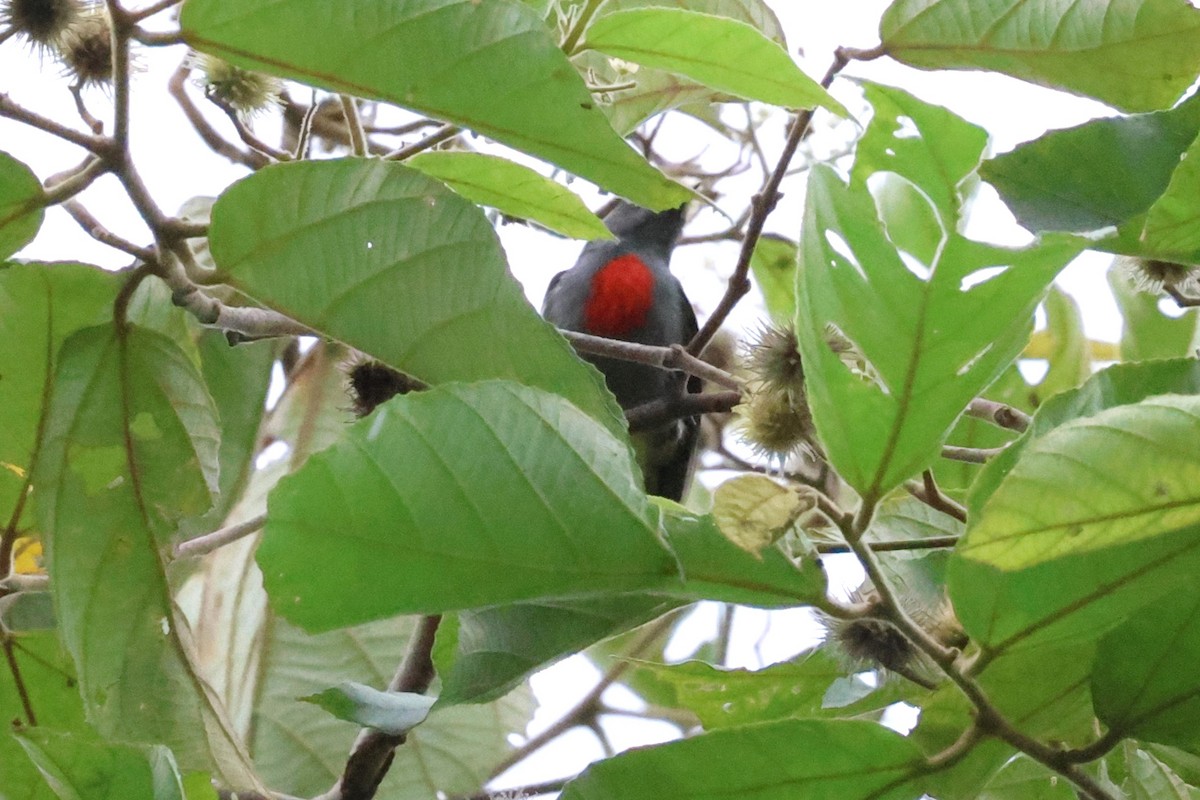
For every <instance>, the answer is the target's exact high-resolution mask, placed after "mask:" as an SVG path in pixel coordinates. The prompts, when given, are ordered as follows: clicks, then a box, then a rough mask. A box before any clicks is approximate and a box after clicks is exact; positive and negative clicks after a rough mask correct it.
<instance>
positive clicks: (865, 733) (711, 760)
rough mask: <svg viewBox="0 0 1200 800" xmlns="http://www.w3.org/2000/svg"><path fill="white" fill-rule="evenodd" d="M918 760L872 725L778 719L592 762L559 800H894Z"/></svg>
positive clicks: (898, 739) (911, 792)
mask: <svg viewBox="0 0 1200 800" xmlns="http://www.w3.org/2000/svg"><path fill="white" fill-rule="evenodd" d="M923 764H924V761H923V759H922V758H921V755H920V752H919V751H918V750H917V748H916V746H915V745H914V744H912V742H909V741H907V740H906V739H905V738H904V737H903V736H900V735H899V734H897V733H894V732H892V731H890V730H888V729H886V728H884V727H882V726H880V725H876V724H875V723H871V722H847V721H836V722H834V721H830V722H818V721H812V720H783V721H780V722H769V723H764V724H761V725H747V726H745V727H740V728H726V729H724V730H720V731H715V732H713V733H706V734H704V735H702V736H696V737H694V738H691V739H685V740H683V741H680V742H671V743H670V744H665V745H660V746H658V747H650V748H643V749H640V750H630V751H628V752H626V753H622V754H621V755H619V756H617V757H615V758H610V759H608V760H605V761H601V762H599V763H597V764H593V765H592V766H591V767H589V768H588V769H587V770H586V771H585V772H584V773H583V774H582V775H581V776H580V777H578V778H576V779H575V780H573V781H571V783H569V784H567V788H566V791H564V792H563V794H562V798H563V800H584V799H585V798H586V800H643V798H645V800H660V798H663V797H671V798H677V799H678V800H718V799H719V798H729V797H738V798H744V800H794V798H796V797H804V798H812V800H835V799H836V800H866V799H867V798H872V800H885V799H886V800H897V799H898V798H916V797H918V796H919V795H920V794H921V793H920V791H918V790H916V789H913V788H911V787H906V786H904V785H903V784H904V783H905V781H906V780H907V779H908V778H909V777H910V776H912V775H914V774H915V773H917V772H920V771H921V769H922V767H923Z"/></svg>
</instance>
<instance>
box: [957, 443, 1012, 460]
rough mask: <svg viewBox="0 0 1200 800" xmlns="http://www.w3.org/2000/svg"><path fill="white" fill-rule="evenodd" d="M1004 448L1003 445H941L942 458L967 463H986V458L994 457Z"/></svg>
mask: <svg viewBox="0 0 1200 800" xmlns="http://www.w3.org/2000/svg"><path fill="white" fill-rule="evenodd" d="M1004 450H1005V448H1003V447H955V446H954V445H950V444H947V445H943V446H942V458H945V459H949V460H950V461H962V462H964V463H967V464H986V463H987V462H988V459H990V458H995V457H996V456H998V455H1000V454H1001V453H1003V452H1004Z"/></svg>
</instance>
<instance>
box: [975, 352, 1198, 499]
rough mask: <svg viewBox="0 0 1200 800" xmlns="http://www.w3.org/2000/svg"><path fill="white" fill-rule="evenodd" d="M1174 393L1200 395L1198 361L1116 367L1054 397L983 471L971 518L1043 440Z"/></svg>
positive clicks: (978, 482) (1176, 360)
mask: <svg viewBox="0 0 1200 800" xmlns="http://www.w3.org/2000/svg"><path fill="white" fill-rule="evenodd" d="M1170 393H1177V394H1200V366H1198V365H1197V363H1196V361H1195V360H1194V359H1190V358H1188V359H1174V360H1171V361H1160V362H1154V363H1148V364H1114V365H1113V366H1111V367H1109V368H1107V369H1104V370H1101V371H1100V372H1098V373H1096V374H1095V375H1093V376H1092V377H1091V378H1090V379H1088V381H1087V382H1086V383H1084V385H1083V386H1080V387H1079V388H1078V389H1076V390H1073V391H1069V392H1064V393H1063V394H1061V395H1058V396H1056V397H1052V398H1050V399H1049V400H1047V401H1046V402H1045V403H1044V404H1043V405H1042V406H1040V407H1039V408H1038V410H1037V413H1035V414H1034V417H1033V422H1032V424H1031V425H1030V426H1029V430H1028V431H1027V432H1026V433H1025V434H1024V435H1023V436H1021V437H1020V438H1019V439H1017V440H1016V441H1014V442H1013V443H1012V444H1011V445H1009V446H1008V447H1007V448H1005V450H1004V452H1002V453H999V454H998V455H996V456H995V457H994V458H992V459H990V460H989V461H988V463H987V465H986V466H985V467H984V468H983V471H982V472H981V473H980V474H979V477H978V478H977V479H976V481H975V483H974V485H973V486H972V487H971V493H970V495H969V498H968V503H969V506H970V517H971V518H972V519H977V518H978V516H979V515H980V514H981V513H982V510H983V505H984V503H985V502H986V501H987V499H988V498H989V497H991V495H992V493H993V492H994V491H995V490H996V487H997V486H999V485H1000V482H1001V481H1002V480H1003V479H1004V477H1005V476H1006V475H1008V473H1009V472H1010V471H1011V470H1012V468H1013V465H1014V464H1016V463H1017V461H1018V459H1019V458H1020V457H1021V453H1022V452H1023V451H1024V449H1025V448H1026V447H1027V446H1029V445H1030V444H1031V443H1032V442H1034V441H1036V440H1037V439H1038V438H1040V437H1042V436H1045V435H1046V434H1047V433H1049V432H1050V431H1052V430H1054V429H1055V428H1057V427H1058V426H1060V425H1062V424H1064V423H1066V422H1070V421H1071V420H1073V419H1078V418H1080V417H1088V416H1092V415H1093V414H1097V413H1099V412H1101V411H1103V410H1105V409H1107V408H1115V407H1117V406H1123V405H1129V404H1132V403H1138V402H1140V401H1142V400H1145V399H1146V398H1147V397H1153V396H1154V395H1158V394H1170Z"/></svg>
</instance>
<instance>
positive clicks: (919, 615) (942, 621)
mask: <svg viewBox="0 0 1200 800" xmlns="http://www.w3.org/2000/svg"><path fill="white" fill-rule="evenodd" d="M912 616H913V618H914V619H915V620H916V621H917V623H918V624H919V625H920V626H921V627H922V628H924V629H925V630H927V631H929V635H930V636H932V637H933V638H934V639H936V640H937V641H938V642H940V643H941V644H942V645H943V646H945V647H954V648H957V649H959V650H961V649H963V648H964V647H966V646H967V644H968V642H969V641H970V639H969V638H968V637H967V632H966V631H965V630H963V626H962V623H961V622H959V621H958V616H957V615H956V614H955V613H954V606H953V605H951V603H950V598H948V597H943V598H942V600H941V602H940V603H938V604H937V605H935V606H934V607H933V608H930V609H925V610H918V611H915V612H913V615H912Z"/></svg>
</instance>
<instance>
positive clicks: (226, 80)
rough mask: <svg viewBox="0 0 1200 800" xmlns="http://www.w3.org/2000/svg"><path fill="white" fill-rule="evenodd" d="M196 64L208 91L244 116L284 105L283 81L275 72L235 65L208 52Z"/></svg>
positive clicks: (207, 92) (205, 89) (215, 98)
mask: <svg viewBox="0 0 1200 800" xmlns="http://www.w3.org/2000/svg"><path fill="white" fill-rule="evenodd" d="M194 64H195V67H196V68H197V69H198V70H199V71H200V73H201V76H202V77H201V82H202V85H203V86H204V91H205V93H206V94H208V95H209V96H210V97H212V98H213V99H214V100H216V101H217V102H219V103H221V104H222V105H226V106H228V107H229V108H232V109H233V110H234V111H236V112H237V113H239V114H241V115H242V116H247V117H249V116H253V115H254V114H257V113H259V112H262V111H267V110H269V109H271V108H275V107H278V106H279V105H280V99H279V94H280V92H281V91H282V90H283V84H282V83H281V82H280V80H279V79H278V78H276V77H274V76H272V75H264V74H263V73H261V72H252V71H251V70H248V69H242V68H241V67H235V66H234V65H233V64H230V63H229V62H228V61H225V60H223V59H220V58H217V57H216V56H210V55H204V54H200V55H197V56H196V57H195V58H194Z"/></svg>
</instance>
